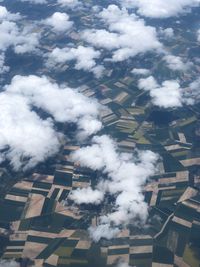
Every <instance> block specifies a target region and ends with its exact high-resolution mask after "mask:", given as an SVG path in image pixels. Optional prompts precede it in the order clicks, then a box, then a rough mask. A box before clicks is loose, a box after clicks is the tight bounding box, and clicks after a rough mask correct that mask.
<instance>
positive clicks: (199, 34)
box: [197, 30, 200, 42]
mask: <svg viewBox="0 0 200 267" xmlns="http://www.w3.org/2000/svg"><path fill="white" fill-rule="evenodd" d="M197 40H198V42H200V30H198V31H197Z"/></svg>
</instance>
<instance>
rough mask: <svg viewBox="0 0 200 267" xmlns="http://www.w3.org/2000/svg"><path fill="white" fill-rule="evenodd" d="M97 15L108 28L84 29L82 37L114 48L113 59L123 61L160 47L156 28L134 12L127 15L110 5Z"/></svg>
mask: <svg viewBox="0 0 200 267" xmlns="http://www.w3.org/2000/svg"><path fill="white" fill-rule="evenodd" d="M99 17H100V18H101V19H102V20H103V21H104V22H105V23H106V24H107V25H108V30H105V29H92V30H85V31H84V32H83V34H82V37H83V39H84V40H85V41H87V42H88V43H90V44H92V45H94V46H96V47H101V48H105V49H108V50H114V51H113V52H112V59H113V60H114V61H123V60H126V59H128V58H129V57H134V56H135V55H137V54H140V53H145V52H147V51H151V50H159V49H161V47H162V45H161V43H160V42H159V41H158V39H157V33H156V29H155V28H154V27H151V26H147V25H146V24H145V22H144V20H142V19H139V18H138V17H137V16H135V15H134V14H132V15H129V14H128V12H127V10H125V9H119V7H117V6H116V5H110V6H108V8H107V9H103V11H102V12H101V13H100V14H99Z"/></svg>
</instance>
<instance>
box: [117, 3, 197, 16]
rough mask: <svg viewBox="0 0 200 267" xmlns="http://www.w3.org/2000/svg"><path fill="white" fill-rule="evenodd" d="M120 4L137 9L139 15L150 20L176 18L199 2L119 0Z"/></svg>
mask: <svg viewBox="0 0 200 267" xmlns="http://www.w3.org/2000/svg"><path fill="white" fill-rule="evenodd" d="M120 2H121V5H122V6H124V7H128V8H137V12H138V13H139V14H140V15H142V16H145V17H152V18H168V17H171V16H177V15H178V14H180V13H183V12H185V11H188V9H189V8H191V7H194V6H199V4H200V1H199V0H176V1H174V0H168V1H163V0H152V1H149V0H120Z"/></svg>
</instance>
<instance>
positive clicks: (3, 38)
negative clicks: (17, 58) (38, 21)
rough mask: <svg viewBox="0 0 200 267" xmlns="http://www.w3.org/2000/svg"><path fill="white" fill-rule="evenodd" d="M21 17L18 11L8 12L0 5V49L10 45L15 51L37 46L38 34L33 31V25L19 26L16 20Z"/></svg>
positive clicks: (33, 48)
mask: <svg viewBox="0 0 200 267" xmlns="http://www.w3.org/2000/svg"><path fill="white" fill-rule="evenodd" d="M21 18H22V17H21V16H20V14H19V13H16V14H13V13H10V12H9V11H8V10H7V9H6V8H5V7H1V6H0V32H1V35H0V50H1V51H6V50H7V49H8V48H9V47H12V48H13V49H14V51H15V52H16V53H27V52H32V51H35V50H36V48H37V47H38V46H39V39H40V34H39V33H38V32H34V30H33V29H34V26H32V25H25V26H24V27H19V26H18V25H17V23H16V22H17V21H18V20H20V19H21Z"/></svg>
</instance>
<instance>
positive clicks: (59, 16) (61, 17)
mask: <svg viewBox="0 0 200 267" xmlns="http://www.w3.org/2000/svg"><path fill="white" fill-rule="evenodd" d="M44 23H45V24H46V25H49V26H51V27H52V28H53V31H55V32H65V31H68V30H69V29H71V28H72V26H73V22H72V21H70V20H69V16H68V15H67V14H66V13H61V12H55V13H54V14H53V15H52V16H51V17H49V18H47V19H45V20H44Z"/></svg>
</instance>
